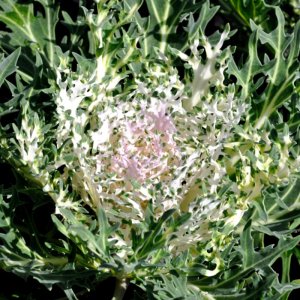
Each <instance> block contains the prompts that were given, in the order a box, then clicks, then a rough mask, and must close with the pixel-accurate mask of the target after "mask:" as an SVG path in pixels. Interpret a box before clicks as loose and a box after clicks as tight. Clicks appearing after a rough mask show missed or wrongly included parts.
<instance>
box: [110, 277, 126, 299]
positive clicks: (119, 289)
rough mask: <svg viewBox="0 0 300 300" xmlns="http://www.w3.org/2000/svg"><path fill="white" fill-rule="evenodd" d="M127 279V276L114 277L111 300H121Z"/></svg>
mask: <svg viewBox="0 0 300 300" xmlns="http://www.w3.org/2000/svg"><path fill="white" fill-rule="evenodd" d="M128 283H129V280H128V279H127V278H121V279H120V278H116V287H115V292H114V296H113V297H112V300H122V299H123V297H124V295H125V292H126V289H127V287H128Z"/></svg>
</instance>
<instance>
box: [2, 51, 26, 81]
mask: <svg viewBox="0 0 300 300" xmlns="http://www.w3.org/2000/svg"><path fill="white" fill-rule="evenodd" d="M20 51H21V49H20V48H18V49H17V50H15V51H14V52H13V53H11V54H10V55H9V56H7V57H6V58H4V59H3V60H2V61H1V62H0V87H1V85H2V84H3V82H4V80H5V78H6V77H7V76H9V75H10V74H12V73H13V72H15V71H16V69H17V61H18V58H19V55H20Z"/></svg>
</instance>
